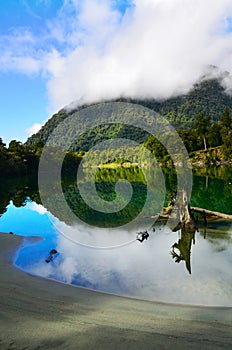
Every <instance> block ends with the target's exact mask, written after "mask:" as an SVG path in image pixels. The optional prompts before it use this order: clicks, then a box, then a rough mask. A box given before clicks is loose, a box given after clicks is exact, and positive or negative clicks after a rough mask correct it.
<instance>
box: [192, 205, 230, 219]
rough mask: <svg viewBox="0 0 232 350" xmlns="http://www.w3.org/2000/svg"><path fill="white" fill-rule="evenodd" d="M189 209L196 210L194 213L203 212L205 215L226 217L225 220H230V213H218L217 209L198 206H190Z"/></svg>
mask: <svg viewBox="0 0 232 350" xmlns="http://www.w3.org/2000/svg"><path fill="white" fill-rule="evenodd" d="M191 210H192V211H194V212H196V213H201V214H204V213H205V214H206V215H207V216H216V217H218V218H222V219H226V220H232V215H230V214H224V213H220V212H218V211H213V210H208V209H202V208H198V207H191Z"/></svg>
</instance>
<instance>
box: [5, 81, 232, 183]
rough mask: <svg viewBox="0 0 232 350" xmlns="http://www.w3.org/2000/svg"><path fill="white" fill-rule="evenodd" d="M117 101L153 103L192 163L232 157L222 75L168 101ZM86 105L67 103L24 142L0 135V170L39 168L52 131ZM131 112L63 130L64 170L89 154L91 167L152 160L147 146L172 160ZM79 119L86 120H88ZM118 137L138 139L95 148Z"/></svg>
mask: <svg viewBox="0 0 232 350" xmlns="http://www.w3.org/2000/svg"><path fill="white" fill-rule="evenodd" d="M117 101H118V102H120V101H123V102H130V103H133V104H136V105H138V104H139V105H142V106H145V107H149V108H150V109H153V110H155V111H156V112H159V113H161V115H162V116H165V117H166V118H167V119H168V120H169V122H170V123H171V124H172V125H173V126H174V127H175V129H176V131H177V132H178V134H179V136H180V138H181V139H182V141H183V143H184V145H185V147H186V149H187V151H188V154H189V156H190V159H191V162H192V164H196V165H197V164H198V163H199V164H200V163H201V164H207V165H210V164H220V163H223V162H224V163H225V162H230V161H231V160H232V157H231V154H232V117H231V116H232V97H230V96H229V95H228V94H226V93H225V91H224V89H223V88H222V87H221V85H220V82H219V81H218V80H210V81H208V80H206V81H203V82H201V83H199V84H196V85H195V86H194V88H193V89H192V90H191V91H190V92H189V94H188V95H185V96H181V97H176V98H172V99H169V100H166V101H159V102H157V101H155V100H152V99H151V100H132V99H118V100H117ZM92 106H95V105H92ZM96 106H97V105H96ZM85 107H86V105H85V106H81V107H79V108H78V109H76V110H72V111H67V110H65V109H62V110H61V111H60V112H59V113H57V114H55V115H54V116H52V118H50V119H49V120H48V122H47V123H46V124H45V125H44V126H43V127H42V129H41V130H40V131H39V132H38V133H37V134H34V135H33V136H31V137H30V138H29V139H28V140H27V142H26V143H24V144H23V143H21V142H19V141H16V140H12V141H11V142H10V143H9V145H8V147H7V146H6V144H5V143H4V141H3V140H2V139H1V138H0V176H1V177H12V176H21V175H28V174H36V173H37V171H38V165H39V159H40V155H41V152H42V150H43V147H44V145H45V143H46V141H47V139H48V137H49V135H50V134H51V133H52V131H53V130H54V129H55V128H56V126H57V125H59V123H60V122H62V121H63V120H65V119H66V118H67V117H68V116H69V115H70V114H71V115H72V114H75V113H78V111H79V110H81V109H83V108H85ZM130 113H131V111H130V104H129V105H128V110H127V111H126V113H125V116H124V120H123V123H122V124H118V123H111V124H106V125H104V123H103V122H104V120H105V119H104V116H102V121H103V122H102V125H99V126H97V127H95V128H92V129H90V130H88V131H87V132H86V133H83V134H82V135H80V136H79V137H78V139H75V141H74V142H71V143H70V139H71V137H72V135H70V134H65V135H60V139H62V142H63V143H64V144H66V143H67V142H68V143H70V144H71V146H70V147H69V149H68V151H67V154H66V157H65V159H64V164H63V169H64V172H65V173H68V172H72V171H73V170H74V169H76V167H77V166H78V164H79V162H80V160H81V159H84V160H85V162H84V166H86V167H88V166H99V165H105V166H108V167H109V166H112V164H117V165H124V166H126V165H128V166H130V165H132V164H134V165H141V159H142V160H143V163H144V162H145V163H147V164H149V163H151V160H150V159H149V157H148V158H146V156H145V158H144V149H147V150H148V151H149V152H150V153H151V154H152V155H154V157H155V159H156V160H157V161H158V162H159V163H162V164H163V165H172V159H171V156H170V154H168V152H167V149H166V148H165V147H164V146H163V145H162V144H161V142H160V141H159V140H158V139H157V138H155V137H154V136H153V135H151V134H149V133H148V132H146V131H144V130H141V129H140V128H135V127H131V126H130V125H129V124H130V115H131V114H130ZM137 118H147V116H146V115H143V116H140V115H139V113H138V116H137ZM79 122H80V123H85V120H80V121H79ZM149 122H150V120H149ZM73 127H74V126H73ZM71 131H72V128H71ZM164 135H165V136H164V137H166V139H167V140H166V142H165V143H166V144H168V142H172V147H174V148H175V144H174V143H175V141H173V140H174V139H173V138H172V137H170V134H168V133H165V132H164ZM117 138H121V139H123V138H125V139H129V140H133V141H135V142H136V143H137V144H139V145H138V146H136V147H135V146H133V147H128V146H127V147H126V146H125V147H122V146H118V147H116V146H115V145H113V146H112V147H111V146H110V143H109V146H108V147H107V149H101V148H100V147H98V148H95V150H91V148H92V147H93V146H95V145H96V144H98V143H99V142H102V141H106V140H114V139H117ZM176 147H177V146H176ZM54 149H55V145H54ZM54 149H53V153H54V155H55V153H56V152H59V150H58V149H57V150H56V151H54ZM149 152H148V153H149ZM131 154H133V155H134V157H133V160H131Z"/></svg>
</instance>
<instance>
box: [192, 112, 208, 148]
mask: <svg viewBox="0 0 232 350" xmlns="http://www.w3.org/2000/svg"><path fill="white" fill-rule="evenodd" d="M210 125H211V117H210V116H209V115H208V116H206V117H205V116H204V114H203V113H200V114H198V115H197V116H196V117H195V121H194V129H195V130H196V132H197V133H198V134H199V135H200V136H201V137H202V138H203V142H204V148H205V150H206V149H207V144H206V134H207V132H208V130H209V127H210Z"/></svg>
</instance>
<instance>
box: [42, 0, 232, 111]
mask: <svg viewBox="0 0 232 350" xmlns="http://www.w3.org/2000/svg"><path fill="white" fill-rule="evenodd" d="M108 4H109V1H87V2H86V6H83V8H81V9H80V11H81V12H80V13H79V15H78V18H77V21H79V23H81V26H82V28H84V29H86V28H88V30H86V31H85V37H84V41H83V45H82V46H78V47H77V48H74V49H73V50H72V51H71V52H69V53H68V54H67V55H66V56H62V55H56V57H55V58H54V60H53V57H50V61H49V67H55V69H54V68H52V69H51V70H50V72H51V79H50V80H49V82H48V91H49V95H50V100H51V103H52V105H53V108H54V109H59V108H60V107H62V106H64V105H66V104H69V103H70V102H71V101H73V100H78V99H82V101H83V100H84V101H93V100H99V99H102V98H112V97H118V96H120V95H126V96H132V97H142V96H154V97H158V98H159V97H160V98H163V97H169V96H172V95H176V94H179V93H184V92H186V91H188V90H189V89H190V88H191V87H192V85H193V83H194V82H195V81H196V80H197V79H198V78H199V77H200V76H201V75H202V74H203V73H204V72H205V70H206V69H207V67H208V66H209V65H217V66H219V67H220V68H221V69H223V70H224V69H227V70H231V64H232V63H231V62H232V61H231V59H230V58H232V35H231V33H229V32H228V31H227V27H226V25H227V22H226V18H227V17H228V16H229V15H231V14H232V4H231V1H230V0H217V1H214V2H213V3H212V1H210V0H206V1H200V0H197V1H196V0H188V1H186V0H174V1H173V0H162V1H160V0H146V1H144V0H135V1H134V4H135V7H133V8H132V9H130V10H128V11H127V13H126V14H125V15H124V17H123V18H122V19H121V21H119V20H118V17H117V15H115V11H113V10H110V8H109V6H108ZM93 9H94V11H93ZM99 13H101V14H102V16H100V15H99ZM95 14H96V15H95ZM112 18H113V20H112ZM109 23H110V25H109ZM107 28H108V29H107ZM105 32H109V33H110V36H107V35H106V34H105ZM53 62H54V66H53Z"/></svg>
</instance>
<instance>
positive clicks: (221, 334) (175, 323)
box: [0, 234, 232, 350]
mask: <svg viewBox="0 0 232 350" xmlns="http://www.w3.org/2000/svg"><path fill="white" fill-rule="evenodd" d="M22 240H23V238H22V237H19V236H15V235H7V234H0V349H1V350H5V349H9V350H13V349H15V350H26V349H37V350H39V349H40V350H46V349H62V350H65V349H75V350H76V349H96V350H97V349H103V350H104V349H107V350H111V349H125V350H130V349H131V350H132V349H133V350H135V349H144V350H149V349H157V350H160V349H177V350H179V349H181V350H185V349H199V350H200V349H203V350H207V349H210V350H211V349H232V308H222V307H220V308H203V307H191V306H178V305H170V304H162V303H154V302H146V301H139V300H133V299H129V298H122V297H117V296H112V295H108V294H104V293H98V292H93V291H89V290H86V289H82V288H77V287H73V286H69V285H65V284H62V283H58V282H54V281H50V280H45V279H42V278H39V277H35V276H31V275H29V274H27V273H25V272H23V271H21V270H19V269H17V268H16V267H14V266H13V265H12V260H13V259H14V254H15V251H16V250H17V247H18V246H19V244H20V243H21V242H22Z"/></svg>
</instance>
